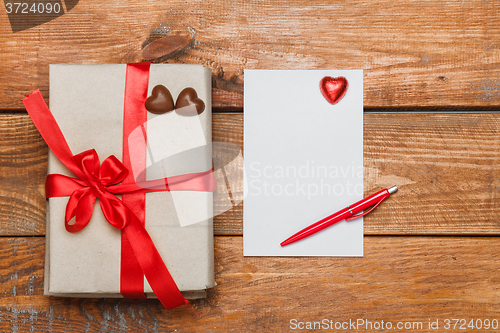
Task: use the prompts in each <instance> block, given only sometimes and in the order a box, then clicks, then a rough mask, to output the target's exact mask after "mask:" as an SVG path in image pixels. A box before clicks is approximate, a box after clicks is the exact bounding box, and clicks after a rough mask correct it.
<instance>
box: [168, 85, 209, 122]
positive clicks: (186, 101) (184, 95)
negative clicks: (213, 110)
mask: <svg viewBox="0 0 500 333" xmlns="http://www.w3.org/2000/svg"><path fill="white" fill-rule="evenodd" d="M190 105H194V106H195V107H196V113H195V112H194V110H193V108H186V106H190ZM204 110H205V103H203V101H202V100H201V99H199V98H198V94H197V93H196V90H194V89H193V88H191V87H189V88H184V89H183V90H182V91H181V93H180V94H179V97H177V102H175V112H176V113H177V114H178V115H180V116H196V115H197V114H201V113H202V112H203V111H204Z"/></svg>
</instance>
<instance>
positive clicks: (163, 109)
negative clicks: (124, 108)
mask: <svg viewBox="0 0 500 333" xmlns="http://www.w3.org/2000/svg"><path fill="white" fill-rule="evenodd" d="M145 105H146V109H147V110H148V111H149V112H151V113H155V114H163V113H167V112H169V111H172V110H173V109H174V99H173V98H172V94H170V91H169V90H168V89H167V88H166V87H165V86H164V85H161V84H159V85H157V86H155V87H154V88H153V91H152V92H151V96H149V97H148V99H147V100H146V103H145Z"/></svg>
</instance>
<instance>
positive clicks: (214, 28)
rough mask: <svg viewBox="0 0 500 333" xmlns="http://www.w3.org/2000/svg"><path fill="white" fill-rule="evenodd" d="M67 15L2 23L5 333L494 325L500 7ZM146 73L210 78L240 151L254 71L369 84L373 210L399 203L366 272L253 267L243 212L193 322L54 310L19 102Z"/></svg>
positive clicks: (68, 7)
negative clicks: (60, 80)
mask: <svg viewBox="0 0 500 333" xmlns="http://www.w3.org/2000/svg"><path fill="white" fill-rule="evenodd" d="M63 5H64V8H65V9H64V10H65V12H66V13H65V14H64V15H61V16H60V17H57V18H55V19H53V20H51V21H50V22H47V23H44V24H41V25H38V26H34V27H30V28H28V26H27V25H29V24H30V22H28V21H23V20H20V19H14V20H13V21H12V22H11V21H9V17H8V15H7V14H6V12H5V11H0V59H1V60H2V63H1V64H0V113H1V114H0V295H1V298H0V331H1V332H12V333H14V332H15V333H18V332H39V331H40V332H46V331H54V332H68V331H69V332H94V331H99V332H166V331H168V332H175V331H177V332H186V331H187V332H244V331H248V332H265V331H271V332H280V331H290V320H292V319H297V320H298V321H301V322H308V321H321V320H323V319H327V320H328V321H330V320H331V321H332V322H334V323H335V322H345V321H349V320H353V321H356V320H358V319H362V320H368V321H371V322H372V323H374V322H379V323H380V322H381V321H382V320H384V321H385V322H387V321H390V322H392V323H393V325H396V323H397V322H409V323H414V322H415V323H422V329H419V327H416V328H415V327H414V328H415V329H409V330H405V331H415V332H418V331H420V332H422V331H430V330H429V327H428V325H429V320H430V321H432V322H435V321H436V320H439V329H438V330H435V331H446V332H450V331H452V330H446V329H445V326H444V325H445V319H453V318H463V319H467V320H468V321H469V320H471V319H474V320H476V319H480V320H483V321H484V320H486V319H489V320H493V319H496V320H499V321H500V316H499V314H498V309H499V308H500V287H499V286H500V284H499V282H500V281H499V278H498V274H496V272H498V269H499V265H500V264H499V263H500V261H499V254H498V253H499V252H498V248H499V245H500V244H499V240H500V239H499V238H498V237H497V236H498V235H499V234H500V223H499V221H500V219H499V217H500V170H499V168H500V167H499V166H500V163H499V162H500V152H499V147H500V136H499V134H500V133H499V132H500V114H499V113H498V112H495V110H497V109H499V106H500V103H499V101H500V83H499V80H498V76H499V74H500V69H499V62H500V49H499V45H500V43H499V41H500V21H499V20H498V17H499V16H500V2H498V1H494V0H481V1H480V0H439V1H437V0H421V1H407V0H393V1H390V0H382V1H374V0H353V1H343V2H332V1H329V2H327V1H324V0H313V1H304V0H292V1H285V0H276V1H270V2H262V1H250V2H238V1H233V2H227V1H218V0H215V1H212V2H206V1H198V0H196V1H191V2H189V3H186V2H185V1H181V0H169V1H165V2H160V1H154V0H141V1H138V0H131V1H127V2H123V1H118V0H110V1H107V2H99V1H97V0H87V1H79V2H78V1H74V0H73V1H70V0H66V1H63ZM42 19H43V17H42ZM11 23H12V26H11ZM23 25H24V26H23ZM12 27H17V28H23V27H24V28H28V29H25V30H20V31H17V32H13V29H12ZM138 61H153V62H161V63H196V64H203V65H205V66H207V67H209V68H211V69H212V70H213V77H212V85H213V102H214V108H215V111H216V112H220V114H215V115H214V121H213V135H214V138H213V140H214V142H224V143H233V144H236V145H238V146H239V147H240V148H241V149H242V150H243V148H244V147H243V115H242V111H243V110H242V107H243V82H244V73H243V70H244V69H254V68H261V69H266V68H268V69H332V68H334V69H357V68H362V69H364V71H365V72H364V73H365V75H364V88H365V90H364V104H365V107H366V111H367V112H365V116H364V168H365V183H364V188H365V192H366V193H371V192H373V191H375V190H377V189H381V188H383V187H387V186H392V185H395V184H396V185H398V187H399V188H400V190H399V191H398V192H397V193H396V194H395V195H394V196H393V197H391V199H390V201H388V202H386V203H384V204H382V205H381V206H380V207H379V208H377V210H375V211H374V212H373V213H371V214H370V215H368V216H367V217H366V219H365V256H364V257H363V258H260V257H243V251H242V237H241V235H242V204H239V205H238V206H236V207H234V208H233V209H231V210H230V211H228V212H226V213H224V214H222V215H219V216H217V217H216V218H215V220H214V233H215V265H216V282H217V284H218V285H217V286H216V287H215V288H213V289H212V290H211V291H210V293H209V296H208V297H207V299H205V300H197V301H194V302H192V307H191V308H179V309H174V310H169V311H166V310H164V309H163V308H162V307H161V305H160V303H159V302H158V301H157V300H146V301H138V300H121V299H118V300H113V299H75V298H57V297H47V296H43V261H44V260H43V258H44V236H45V226H44V221H45V200H44V178H45V175H46V159H47V146H46V145H45V143H44V142H43V140H42V139H41V137H40V135H39V134H38V132H37V131H36V129H35V128H34V126H33V124H32V123H31V121H30V120H29V118H28V116H27V115H26V113H25V111H24V110H23V107H22V104H21V99H22V97H23V94H27V93H29V92H31V91H32V90H33V89H35V88H40V89H41V91H42V93H43V95H44V96H45V97H46V99H48V97H49V93H48V64H50V63H86V64H89V63H127V62H138ZM408 110H409V111H422V110H424V111H434V112H437V113H415V112H412V113H402V112H401V111H408ZM457 110H458V111H468V112H469V113H453V111H457ZM227 111H229V114H228V113H227ZM373 111H377V112H373ZM470 111H476V112H473V113H472V112H470ZM490 111H493V112H490ZM235 172H236V174H237V175H239V176H238V177H239V178H237V179H238V180H239V184H237V186H236V191H239V190H238V189H241V185H242V170H241V169H238V170H235ZM233 190H234V189H233ZM233 194H235V195H237V196H240V197H241V196H242V193H241V192H235V193H233ZM219 202H220V199H219V198H218V197H216V198H215V205H217V204H219ZM467 323H469V322H467ZM306 331H307V330H306ZM322 331H327V330H322ZM329 331H338V330H335V329H332V330H329ZM357 331H372V330H370V329H368V328H366V327H363V326H361V327H358V330H357ZM380 331H384V330H380ZM389 331H390V330H389ZM392 331H401V330H392ZM462 331H463V330H462ZM467 331H471V330H470V329H469V330H467ZM476 331H477V330H476ZM483 331H495V330H492V329H490V330H484V329H483Z"/></svg>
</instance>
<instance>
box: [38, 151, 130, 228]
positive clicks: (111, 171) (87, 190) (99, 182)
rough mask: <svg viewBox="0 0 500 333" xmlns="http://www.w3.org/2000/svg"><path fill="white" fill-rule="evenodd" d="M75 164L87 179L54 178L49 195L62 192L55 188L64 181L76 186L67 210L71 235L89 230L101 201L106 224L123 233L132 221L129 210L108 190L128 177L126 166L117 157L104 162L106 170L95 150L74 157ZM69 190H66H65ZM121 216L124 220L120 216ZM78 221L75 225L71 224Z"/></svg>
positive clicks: (54, 176)
mask: <svg viewBox="0 0 500 333" xmlns="http://www.w3.org/2000/svg"><path fill="white" fill-rule="evenodd" d="M73 161H74V162H75V164H76V165H77V166H78V167H79V168H80V170H81V171H82V173H83V174H84V175H85V177H84V178H83V179H80V180H78V179H74V178H70V177H66V176H63V175H51V177H50V178H49V179H51V180H50V181H48V182H47V184H48V192H51V189H54V188H61V187H60V186H59V187H55V186H51V185H52V184H54V182H57V181H61V178H63V177H64V178H66V179H67V180H71V181H72V182H74V184H75V187H77V188H75V189H74V190H73V189H71V190H72V193H71V196H70V198H69V201H68V205H67V206H66V217H65V225H66V230H67V231H69V232H78V231H80V230H82V229H83V228H85V227H86V226H87V224H88V223H89V221H90V218H91V217H92V212H93V210H94V204H95V200H96V199H97V198H99V199H100V204H101V209H102V212H103V214H104V217H105V218H106V220H107V221H108V222H109V223H111V225H113V227H115V228H117V229H120V230H121V229H123V228H124V227H125V226H126V225H127V224H128V223H129V221H130V218H131V217H130V214H129V210H128V208H127V207H126V206H125V205H124V204H123V202H122V201H121V200H119V199H118V198H117V197H115V196H114V195H113V194H111V193H110V192H109V191H108V189H107V188H108V186H110V185H115V184H118V183H120V182H121V181H122V180H124V179H125V177H126V176H127V174H128V170H127V169H126V168H125V166H124V165H123V164H122V163H121V162H120V161H119V160H118V159H117V158H116V157H115V156H110V157H108V158H107V159H105V160H104V162H103V163H102V166H101V165H100V163H99V157H98V156H97V153H96V151H95V150H94V149H92V150H87V151H85V152H83V153H80V154H78V155H75V156H73ZM62 188H65V187H62ZM117 213H119V214H120V216H116V214H117ZM73 217H76V219H75V223H74V224H69V222H70V221H71V219H72V218H73Z"/></svg>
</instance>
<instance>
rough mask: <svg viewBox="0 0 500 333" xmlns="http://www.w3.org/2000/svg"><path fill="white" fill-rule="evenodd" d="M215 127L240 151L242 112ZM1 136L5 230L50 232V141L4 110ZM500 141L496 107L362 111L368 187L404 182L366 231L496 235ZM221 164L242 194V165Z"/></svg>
mask: <svg viewBox="0 0 500 333" xmlns="http://www.w3.org/2000/svg"><path fill="white" fill-rule="evenodd" d="M212 129H213V141H214V143H217V144H220V143H223V144H232V145H233V147H236V148H234V149H236V150H239V149H241V150H243V116H242V115H230V114H216V115H214V117H213V124H212ZM4 133H5V134H4ZM0 138H2V139H1V140H2V142H1V144H0V161H1V162H2V164H1V165H0V175H1V177H0V193H2V195H1V196H0V213H1V214H0V234H1V235H44V232H45V231H44V230H45V229H44V228H45V227H44V225H45V217H44V216H45V214H44V212H45V200H44V199H43V193H44V192H43V184H44V178H45V170H46V154H47V148H46V146H45V144H44V143H43V141H42V139H41V137H40V136H39V135H38V134H37V132H36V130H35V128H34V127H33V125H32V123H31V121H30V120H29V118H28V116H27V115H0ZM498 147H500V114H497V113H487V114H374V113H368V114H365V116H364V169H365V175H364V178H365V181H364V188H365V194H367V195H368V194H370V193H372V192H374V191H376V190H379V189H382V188H385V187H390V186H392V185H397V186H398V187H399V189H400V190H399V191H398V192H397V193H396V194H395V195H394V196H392V197H391V199H390V200H388V201H387V202H386V203H384V204H382V205H381V206H380V207H379V208H377V209H376V210H375V211H374V212H373V213H371V214H370V215H368V216H367V217H366V218H365V234H367V235H499V234H500V223H499V220H500V151H499V150H498ZM234 149H233V151H230V152H227V151H225V150H223V149H219V150H218V151H219V155H220V156H219V157H220V158H226V159H227V158H228V156H229V157H231V158H232V157H233V156H234V155H232V154H234ZM225 169H226V170H225V172H226V176H228V175H229V176H230V177H232V178H231V179H232V180H235V183H236V184H234V183H233V186H232V188H231V190H232V197H233V198H239V200H241V199H242V196H243V170H242V167H241V164H239V167H236V168H225ZM234 185H236V186H234ZM224 198H225V197H224V196H222V195H216V196H215V203H214V205H215V207H217V206H218V205H221V204H222V202H223V199H224ZM237 202H239V201H237ZM242 206H243V205H242V203H239V204H238V205H236V206H235V207H234V208H232V209H231V210H229V211H227V212H225V213H223V214H221V215H219V216H216V217H215V219H214V232H215V234H216V235H241V234H242V215H243V214H242V212H243V210H242Z"/></svg>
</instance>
